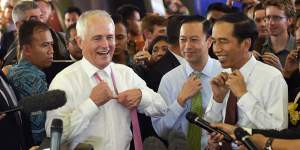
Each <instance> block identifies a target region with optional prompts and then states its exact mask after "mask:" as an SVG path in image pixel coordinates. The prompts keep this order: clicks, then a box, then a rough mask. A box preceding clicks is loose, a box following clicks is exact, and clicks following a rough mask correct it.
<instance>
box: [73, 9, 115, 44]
mask: <svg viewBox="0 0 300 150" xmlns="http://www.w3.org/2000/svg"><path fill="white" fill-rule="evenodd" d="M95 16H98V17H102V18H103V19H107V20H108V21H110V22H111V23H112V24H113V25H114V22H113V20H112V18H111V17H110V15H109V14H108V13H107V12H106V11H104V10H90V11H86V12H84V13H83V14H82V15H80V17H79V19H78V21H77V24H76V30H77V36H78V37H80V38H81V39H84V37H85V34H86V31H87V28H88V22H89V19H90V18H92V17H95Z"/></svg>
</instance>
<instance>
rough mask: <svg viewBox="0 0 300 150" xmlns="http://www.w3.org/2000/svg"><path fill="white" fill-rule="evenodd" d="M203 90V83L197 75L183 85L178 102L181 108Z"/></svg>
mask: <svg viewBox="0 0 300 150" xmlns="http://www.w3.org/2000/svg"><path fill="white" fill-rule="evenodd" d="M200 89H201V81H200V79H197V77H196V75H192V76H190V77H189V78H188V79H187V81H186V82H185V83H184V84H183V86H182V89H181V91H180V93H179V95H178V97H177V101H178V103H179V104H180V105H181V106H184V104H185V102H186V101H187V100H188V99H189V98H191V97H192V96H194V95H195V94H197V93H198V92H199V90H200Z"/></svg>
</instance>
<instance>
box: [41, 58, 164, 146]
mask: <svg viewBox="0 0 300 150" xmlns="http://www.w3.org/2000/svg"><path fill="white" fill-rule="evenodd" d="M111 71H113V74H114V77H115V82H116V87H117V89H118V92H119V93H121V92H122V91H125V90H128V89H133V88H139V89H141V91H142V100H141V102H140V104H139V107H138V111H139V112H142V113H145V114H146V115H151V116H155V115H163V114H165V112H166V111H167V106H166V104H165V102H164V100H163V99H162V97H161V96H160V95H159V94H157V93H155V92H153V91H152V90H151V89H149V88H148V87H147V86H146V83H145V82H144V81H143V80H142V79H141V78H140V77H139V76H138V75H136V74H135V73H134V72H133V70H132V69H130V68H129V67H127V66H125V65H121V64H114V63H110V64H109V65H108V66H107V67H106V68H104V69H103V70H99V69H98V68H96V67H95V66H93V65H92V64H91V63H90V62H89V61H87V60H86V59H85V58H83V59H82V60H80V61H77V62H75V63H74V64H72V65H71V66H69V67H67V68H66V69H64V70H63V71H62V72H60V73H58V74H57V76H56V77H55V78H54V79H53V81H52V83H51V85H50V88H49V89H50V90H52V89H61V90H64V91H65V92H66V96H67V103H66V104H65V105H64V106H63V107H61V108H59V109H56V110H53V111H49V112H47V120H46V131H47V135H48V136H50V127H51V122H52V120H53V119H54V118H60V119H62V120H63V136H62V140H63V142H67V144H68V145H69V148H70V149H74V147H75V146H76V145H77V144H78V143H80V142H81V143H91V144H93V146H94V149H95V150H128V149H129V147H130V141H131V138H132V134H131V130H130V123H131V119H130V112H129V110H128V109H127V108H125V107H123V105H121V104H120V103H118V102H117V101H116V100H114V99H112V100H110V101H108V102H107V103H105V104H104V105H102V106H99V107H97V105H95V103H94V102H93V101H92V100H91V99H90V98H89V95H90V93H91V91H92V88H93V87H95V86H96V84H97V80H96V79H95V77H94V74H95V73H96V72H97V73H98V75H99V76H100V78H101V79H102V80H104V81H106V82H107V83H108V85H109V87H110V89H111V91H112V92H113V93H114V90H113V89H114V88H113V83H112V78H111ZM114 95H115V93H114Z"/></svg>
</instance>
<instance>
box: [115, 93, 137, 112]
mask: <svg viewBox="0 0 300 150" xmlns="http://www.w3.org/2000/svg"><path fill="white" fill-rule="evenodd" d="M141 98H142V91H141V90H140V89H130V90H126V91H124V92H121V93H119V94H118V96H117V98H116V99H117V101H118V102H119V103H120V104H122V105H123V106H124V107H126V108H128V109H129V110H131V109H133V108H136V107H137V106H138V105H139V104H140V102H141Z"/></svg>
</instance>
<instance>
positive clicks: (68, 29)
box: [66, 23, 76, 44]
mask: <svg viewBox="0 0 300 150" xmlns="http://www.w3.org/2000/svg"><path fill="white" fill-rule="evenodd" d="M72 30H76V23H73V24H72V25H70V26H69V27H68V28H67V31H66V43H67V44H68V43H69V42H70V38H71V31H72Z"/></svg>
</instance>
